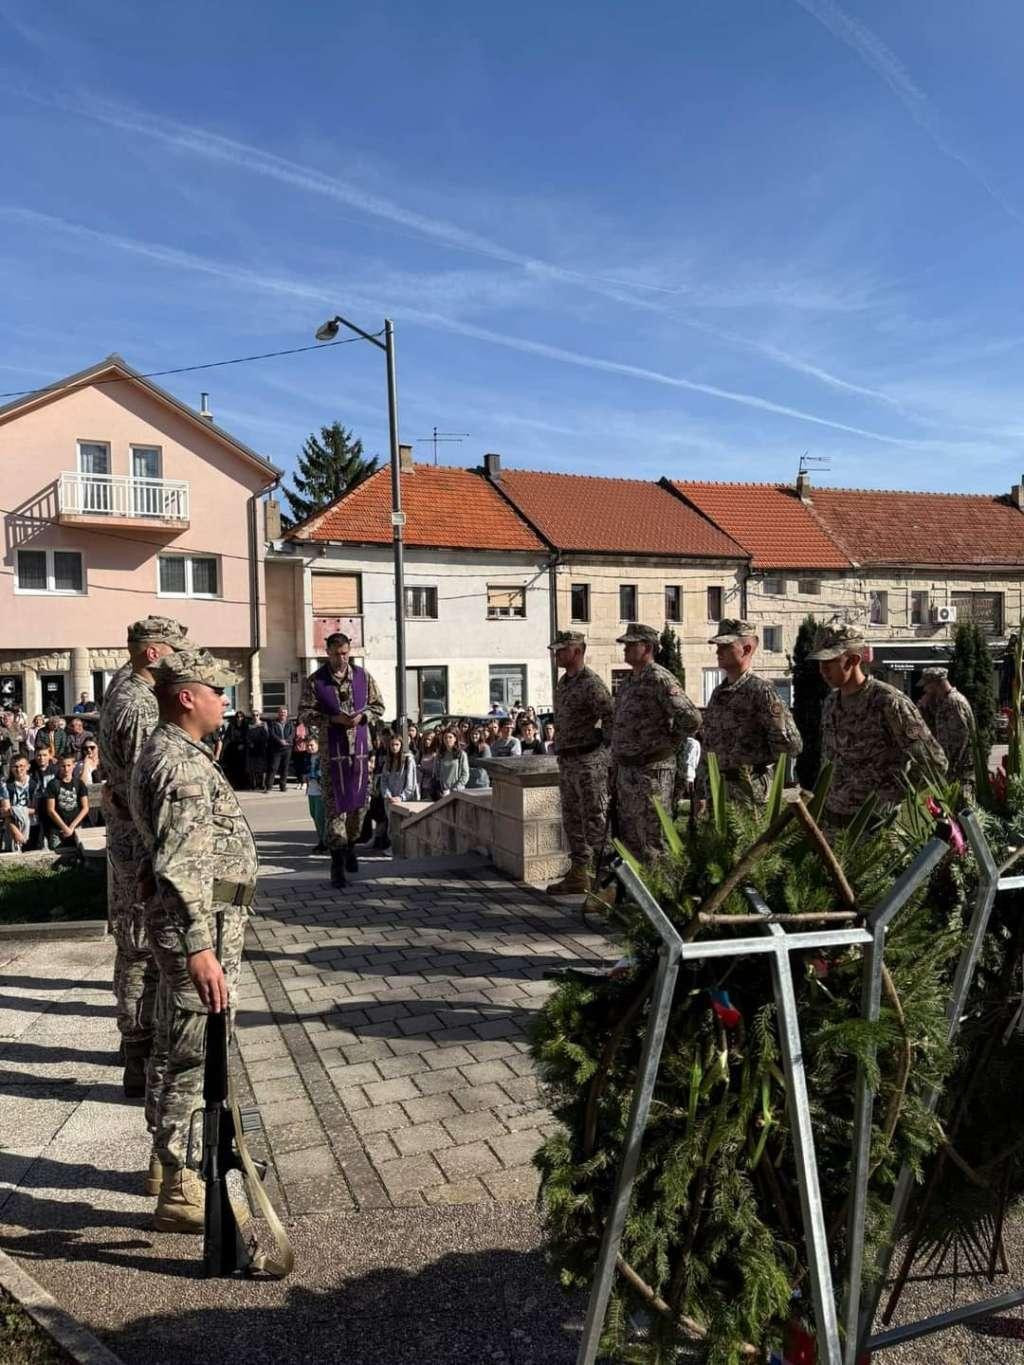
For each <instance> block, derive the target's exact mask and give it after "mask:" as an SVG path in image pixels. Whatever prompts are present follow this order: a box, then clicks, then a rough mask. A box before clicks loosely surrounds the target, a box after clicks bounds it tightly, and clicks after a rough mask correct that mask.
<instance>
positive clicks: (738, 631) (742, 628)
mask: <svg viewBox="0 0 1024 1365" xmlns="http://www.w3.org/2000/svg"><path fill="white" fill-rule="evenodd" d="M748 635H754V636H756V635H757V631H756V629H755V628H754V627H753V626H752V625H751V624H750V622H749V621H741V620H740V619H739V617H737V616H723V617H722V619H721V620H720V621H719V623H718V634H717V635H712V637H711V639H710V640H709V641H708V644H709V645H731V644H732V643H733V642H734V641H735V640H743V639H745V638H746V637H747V636H748Z"/></svg>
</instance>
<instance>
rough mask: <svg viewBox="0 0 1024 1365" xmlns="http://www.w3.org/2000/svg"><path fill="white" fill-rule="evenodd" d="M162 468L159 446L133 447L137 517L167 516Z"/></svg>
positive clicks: (134, 501)
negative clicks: (161, 480) (161, 474)
mask: <svg viewBox="0 0 1024 1365" xmlns="http://www.w3.org/2000/svg"><path fill="white" fill-rule="evenodd" d="M162 467H163V456H162V453H161V450H160V447H159V446H132V507H133V509H134V511H135V515H136V516H137V517H163V516H166V515H167V508H165V506H164V488H163V485H162V483H161V482H160V472H161V469H162Z"/></svg>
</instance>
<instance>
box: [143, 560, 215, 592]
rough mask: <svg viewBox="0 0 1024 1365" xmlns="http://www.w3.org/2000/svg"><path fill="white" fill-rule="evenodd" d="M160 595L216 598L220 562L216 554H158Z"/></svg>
mask: <svg viewBox="0 0 1024 1365" xmlns="http://www.w3.org/2000/svg"><path fill="white" fill-rule="evenodd" d="M157 562H158V566H159V568H158V573H159V584H158V593H159V595H160V596H161V597H218V596H219V595H220V565H219V563H218V561H217V557H216V556H215V555H160V556H159V558H158V561H157Z"/></svg>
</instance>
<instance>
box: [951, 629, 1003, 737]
mask: <svg viewBox="0 0 1024 1365" xmlns="http://www.w3.org/2000/svg"><path fill="white" fill-rule="evenodd" d="M949 681H950V682H951V683H952V684H953V686H954V687H955V688H956V689H957V690H958V691H959V692H962V693H963V694H964V696H965V697H966V698H967V700H968V701H969V702H970V704H971V710H972V711H973V712H974V723H975V725H976V727H977V730H978V738H979V741H980V743H981V745H982V746H983V749H984V752H985V753H988V750H989V749H990V748H991V746H992V742H993V739H994V737H995V728H996V677H995V669H994V667H993V665H992V651H991V650H990V649H989V647H988V640H987V639H986V638H985V633H984V631H983V630H982V629H981V627H980V626H979V625H978V623H977V622H976V621H961V622H960V624H959V625H958V626H957V628H956V635H955V637H954V640H953V657H952V659H951V660H950V663H949Z"/></svg>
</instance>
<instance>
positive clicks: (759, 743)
mask: <svg viewBox="0 0 1024 1365" xmlns="http://www.w3.org/2000/svg"><path fill="white" fill-rule="evenodd" d="M701 741H702V743H703V745H704V758H703V761H702V763H701V767H700V777H699V778H698V793H699V794H700V795H702V796H707V754H708V753H713V754H714V756H715V758H717V760H718V766H719V767H720V768H721V769H722V770H723V771H724V772H725V773H726V775H728V774H729V773H731V772H734V771H735V770H737V769H740V768H762V769H764V768H771V767H774V765H775V762H776V759H777V758H778V756H779V754H789V755H791V756H792V757H793V758H795V757H796V755H797V754H798V753H799V752H800V750H801V749H802V748H803V740H802V739H801V738H800V731H799V730H798V729H797V728H796V721H795V720H794V719H793V716H792V713H791V711H790V709H789V707H788V706H787V705H786V704H785V702H784V701H783V700H782V698H781V697H780V696H779V694H778V692H776V690H775V688H774V687H773V686H772V684H771V683H770V682H769V681H768V679H767V678H762V677H760V676H759V674H757V673H754V672H751V671H750V670H748V671H747V672H746V673H743V674H741V675H740V677H739V678H737V680H736V681H735V682H729V681H728V679H726V680H725V681H724V682H720V683H719V684H718V686H717V687H716V688H715V690H714V692H712V694H711V698H710V700H709V701H708V704H707V706H706V708H705V710H704V725H703V730H702V734H701Z"/></svg>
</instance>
